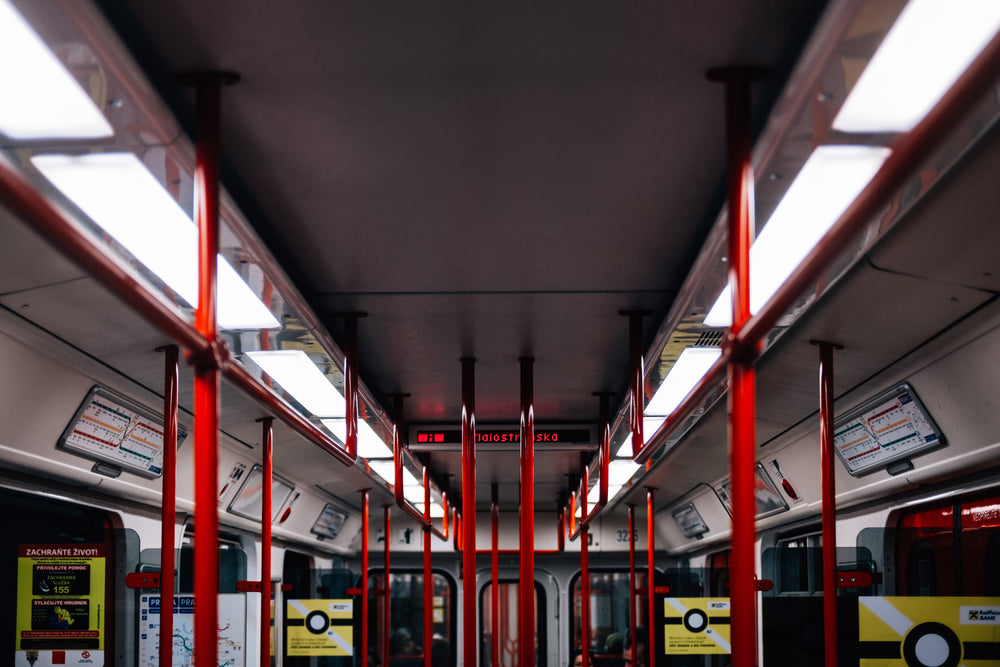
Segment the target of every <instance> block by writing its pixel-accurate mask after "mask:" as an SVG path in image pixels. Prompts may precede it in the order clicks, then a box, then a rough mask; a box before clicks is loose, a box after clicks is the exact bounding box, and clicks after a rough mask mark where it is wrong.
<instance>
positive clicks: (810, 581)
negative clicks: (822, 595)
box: [774, 535, 823, 594]
mask: <svg viewBox="0 0 1000 667" xmlns="http://www.w3.org/2000/svg"><path fill="white" fill-rule="evenodd" d="M777 554H778V563H777V566H778V567H777V573H776V574H777V577H776V579H777V580H776V581H775V582H774V584H775V587H776V588H777V589H778V590H779V591H780V592H781V593H806V594H811V593H816V592H819V591H822V590H823V551H822V539H821V536H820V535H802V536H800V537H794V538H789V539H784V540H778V544H777Z"/></svg>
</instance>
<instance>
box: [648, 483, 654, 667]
mask: <svg viewBox="0 0 1000 667" xmlns="http://www.w3.org/2000/svg"><path fill="white" fill-rule="evenodd" d="M646 545H647V546H646V559H647V560H646V567H648V568H649V569H648V570H647V573H648V574H646V597H647V599H648V601H649V616H648V617H647V618H646V627H647V628H648V629H649V643H648V644H646V660H647V666H646V667H652V665H653V663H654V662H656V650H655V649H656V623H655V622H654V621H655V619H656V605H655V601H654V593H655V591H656V586H655V585H654V580H655V579H656V576H655V575H656V569H655V566H654V559H653V556H654V555H655V553H656V533H655V532H654V531H653V489H650V488H647V489H646Z"/></svg>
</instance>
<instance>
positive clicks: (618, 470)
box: [608, 459, 642, 496]
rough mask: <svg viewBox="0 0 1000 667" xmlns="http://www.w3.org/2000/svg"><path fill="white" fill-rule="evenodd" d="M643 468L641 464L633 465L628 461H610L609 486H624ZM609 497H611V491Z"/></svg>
mask: <svg viewBox="0 0 1000 667" xmlns="http://www.w3.org/2000/svg"><path fill="white" fill-rule="evenodd" d="M641 467H642V465H641V464H639V463H633V462H632V461H630V460H627V459H623V460H619V461H610V462H609V463H608V486H609V487H611V486H624V485H625V484H627V483H628V482H629V481H630V480H631V479H632V475H634V474H635V472H636V471H637V470H638V469H639V468H641ZM608 495H609V496H610V495H611V493H610V491H609V492H608Z"/></svg>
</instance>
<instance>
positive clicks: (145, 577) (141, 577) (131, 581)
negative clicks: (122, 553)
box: [125, 572, 170, 665]
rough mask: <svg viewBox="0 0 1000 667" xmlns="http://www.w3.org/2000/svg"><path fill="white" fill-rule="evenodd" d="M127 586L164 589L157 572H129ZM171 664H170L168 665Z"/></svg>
mask: <svg viewBox="0 0 1000 667" xmlns="http://www.w3.org/2000/svg"><path fill="white" fill-rule="evenodd" d="M125 586H127V587H128V588H154V589H155V588H159V589H162V588H163V582H162V580H161V578H160V575H159V574H156V573H155V572H129V573H128V574H126V575H125ZM167 664H168V665H169V664H170V663H169V662H168V663H167Z"/></svg>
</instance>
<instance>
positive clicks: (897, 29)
mask: <svg viewBox="0 0 1000 667" xmlns="http://www.w3.org/2000/svg"><path fill="white" fill-rule="evenodd" d="M997 30H1000V2H997V0H959V1H956V2H945V1H944V0H910V2H909V3H908V4H907V5H906V7H905V8H904V9H903V11H902V13H900V15H899V18H898V19H896V22H895V23H894V24H893V26H892V28H890V29H889V32H888V33H887V34H886V36H885V39H883V40H882V44H881V45H880V46H879V48H878V50H877V51H876V52H875V55H874V56H872V59H871V60H870V61H869V62H868V66H867V67H865V70H864V72H862V74H861V77H860V78H859V79H858V82H857V83H856V84H855V86H854V88H853V89H852V90H851V92H850V94H849V95H848V96H847V100H846V101H845V102H844V105H843V106H842V107H841V108H840V111H839V112H838V113H837V117H836V118H835V119H834V121H833V128H834V129H835V130H840V131H842V132H908V131H909V130H911V129H913V127H914V126H915V125H916V124H917V123H919V122H920V121H921V120H922V119H923V117H924V116H926V115H927V113H928V112H929V111H930V110H931V109H933V108H934V105H936V104H937V103H938V101H939V100H940V99H941V97H942V96H943V95H944V94H945V93H946V92H947V91H948V89H949V88H951V86H952V85H953V84H954V83H955V81H956V80H958V77H959V76H961V74H962V72H964V71H965V70H966V68H967V67H968V66H969V65H970V64H971V63H972V61H973V60H974V59H975V57H976V56H977V55H979V52H980V51H982V50H983V48H984V47H985V46H986V44H987V43H989V41H990V39H991V38H992V37H993V36H994V35H995V34H996V33H997Z"/></svg>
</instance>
